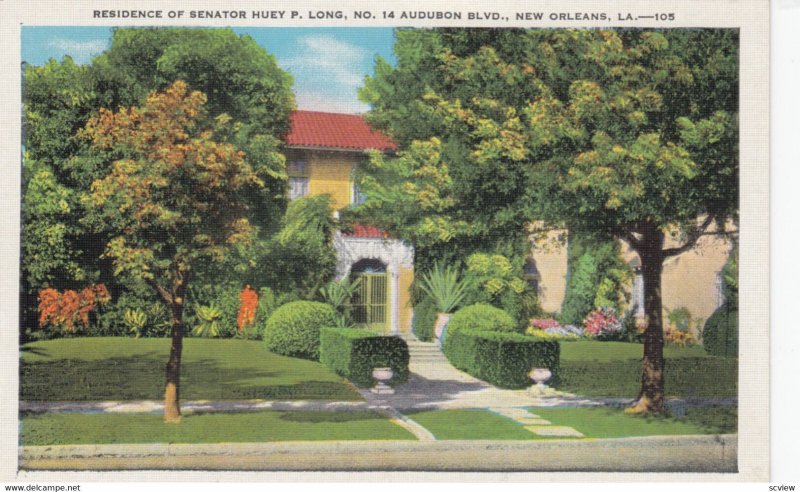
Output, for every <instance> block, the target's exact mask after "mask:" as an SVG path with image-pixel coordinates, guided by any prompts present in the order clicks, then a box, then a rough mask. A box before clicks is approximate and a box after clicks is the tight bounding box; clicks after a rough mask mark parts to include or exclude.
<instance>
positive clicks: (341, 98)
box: [295, 91, 369, 114]
mask: <svg viewBox="0 0 800 492" xmlns="http://www.w3.org/2000/svg"><path fill="white" fill-rule="evenodd" d="M295 101H296V102H297V109H305V110H309V111H325V112H329V113H345V114H361V113H365V112H367V111H368V110H369V106H367V105H366V104H364V103H361V102H359V101H358V100H357V99H356V98H355V96H353V95H352V94H337V93H331V92H315V91H296V92H295Z"/></svg>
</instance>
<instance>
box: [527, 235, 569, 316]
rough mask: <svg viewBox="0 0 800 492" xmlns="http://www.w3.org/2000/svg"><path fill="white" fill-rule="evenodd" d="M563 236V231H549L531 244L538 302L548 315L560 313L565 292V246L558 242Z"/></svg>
mask: <svg viewBox="0 0 800 492" xmlns="http://www.w3.org/2000/svg"><path fill="white" fill-rule="evenodd" d="M563 235H564V231H549V232H547V233H544V234H543V235H541V237H537V239H535V240H533V243H532V245H533V246H532V254H533V259H534V261H535V262H536V269H537V270H538V271H539V302H540V303H541V305H542V309H544V310H545V311H547V312H550V313H554V312H558V311H561V304H562V303H563V302H564V295H565V293H566V290H567V280H566V279H567V245H566V244H562V241H560V238H561V237H562V236H563Z"/></svg>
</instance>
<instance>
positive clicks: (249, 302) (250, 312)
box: [236, 285, 258, 332]
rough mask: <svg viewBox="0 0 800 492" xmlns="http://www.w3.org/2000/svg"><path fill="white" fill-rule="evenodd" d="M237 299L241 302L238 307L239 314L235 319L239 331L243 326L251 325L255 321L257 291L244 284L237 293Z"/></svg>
mask: <svg viewBox="0 0 800 492" xmlns="http://www.w3.org/2000/svg"><path fill="white" fill-rule="evenodd" d="M239 299H240V300H241V301H242V304H241V306H240V307H239V316H238V317H237V319H236V324H237V326H238V327H239V332H241V331H242V330H244V329H245V327H247V326H249V325H252V324H253V323H255V321H256V308H257V307H258V293H256V291H255V290H253V289H251V288H250V286H249V285H245V286H244V289H242V292H241V294H239Z"/></svg>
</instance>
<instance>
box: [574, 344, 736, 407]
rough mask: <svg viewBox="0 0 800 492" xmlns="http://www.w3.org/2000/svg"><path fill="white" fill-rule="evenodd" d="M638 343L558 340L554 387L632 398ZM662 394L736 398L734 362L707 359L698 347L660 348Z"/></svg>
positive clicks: (637, 373)
mask: <svg viewBox="0 0 800 492" xmlns="http://www.w3.org/2000/svg"><path fill="white" fill-rule="evenodd" d="M642 349H643V346H642V345H641V344H638V343H625V342H596V341H588V340H581V341H576V342H565V343H562V344H561V372H560V381H559V383H558V388H559V389H560V390H563V391H568V392H570V393H577V394H580V395H586V396H608V397H631V398H633V397H635V396H636V394H637V393H638V391H639V385H640V381H641V362H640V361H641V358H642ZM664 356H665V358H666V370H665V392H666V394H667V396H680V397H687V396H702V397H735V396H737V394H738V360H737V359H728V358H723V357H712V356H709V355H707V354H706V353H705V351H704V350H703V348H702V347H700V346H692V347H677V346H670V345H667V346H666V347H664Z"/></svg>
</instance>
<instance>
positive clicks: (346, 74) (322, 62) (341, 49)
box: [281, 35, 370, 91]
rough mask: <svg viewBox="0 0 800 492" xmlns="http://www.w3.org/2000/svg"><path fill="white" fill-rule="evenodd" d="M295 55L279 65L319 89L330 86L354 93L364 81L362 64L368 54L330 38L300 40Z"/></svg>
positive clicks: (367, 60) (367, 58)
mask: <svg viewBox="0 0 800 492" xmlns="http://www.w3.org/2000/svg"><path fill="white" fill-rule="evenodd" d="M298 48H299V49H298V52H297V54H296V55H295V56H293V57H291V58H288V59H286V60H283V62H282V63H281V64H282V65H283V66H284V68H286V69H288V70H289V71H290V72H294V73H297V74H298V75H299V74H300V73H303V74H305V75H307V76H308V77H309V79H310V80H313V81H314V85H316V86H318V87H321V86H326V85H330V84H335V85H338V86H344V87H348V88H349V89H350V90H353V91H355V89H357V88H358V87H359V86H360V85H361V83H362V81H363V80H364V65H365V64H368V63H369V61H370V52H369V51H368V50H366V49H363V48H361V47H358V46H355V45H352V44H349V43H346V42H343V41H340V40H338V39H336V38H335V37H333V36H324V35H321V36H305V37H302V38H300V40H299V46H298Z"/></svg>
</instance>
